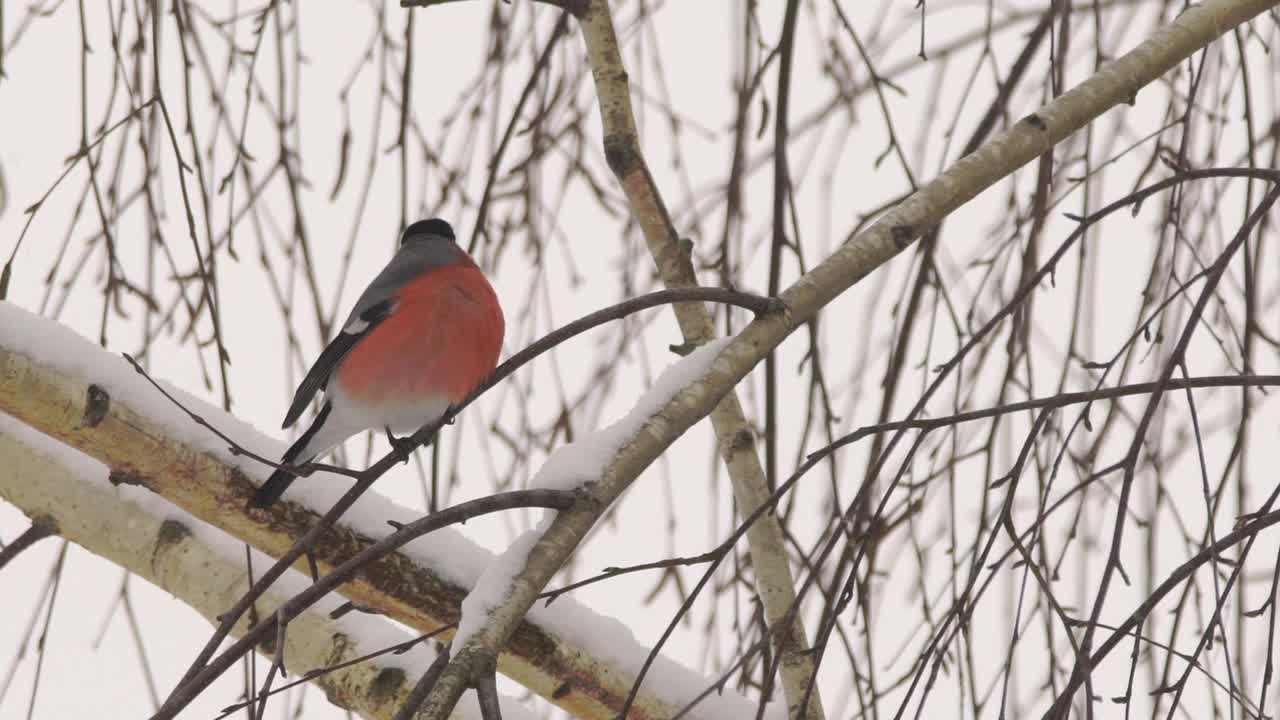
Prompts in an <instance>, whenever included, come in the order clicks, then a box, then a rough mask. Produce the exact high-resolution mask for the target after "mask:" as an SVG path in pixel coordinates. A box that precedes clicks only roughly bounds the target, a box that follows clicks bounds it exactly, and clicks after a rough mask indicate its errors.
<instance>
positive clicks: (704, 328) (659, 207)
mask: <svg viewBox="0 0 1280 720" xmlns="http://www.w3.org/2000/svg"><path fill="white" fill-rule="evenodd" d="M579 21H580V23H581V26H582V35H583V40H584V42H585V43H586V45H587V58H588V62H589V63H590V64H591V73H592V76H593V77H594V78H595V84H596V95H597V96H598V98H599V104H600V119H601V123H602V125H603V130H604V148H605V156H606V158H607V159H608V161H609V167H610V168H611V169H612V170H613V173H614V175H615V176H616V177H617V179H618V183H619V185H621V186H622V190H623V192H624V193H625V194H626V197H627V203H628V205H629V206H630V207H631V213H632V215H633V216H634V217H635V219H636V222H637V223H638V224H639V226H640V229H641V232H642V233H643V234H644V239H645V242H646V243H647V244H648V246H649V253H650V254H651V255H652V256H653V260H654V263H655V264H656V265H657V267H658V272H659V274H660V275H661V276H662V281H663V283H665V284H666V286H667V287H669V288H683V287H691V286H695V285H697V284H698V279H697V277H696V276H695V274H694V270H693V263H692V261H691V258H690V256H689V253H688V252H686V251H683V250H682V249H681V247H680V239H679V236H678V235H677V233H676V230H675V227H674V226H673V225H672V222H671V216H670V214H669V213H668V211H667V206H666V203H664V202H663V199H662V194H661V193H660V192H659V190H658V186H657V183H656V182H655V181H654V178H653V174H652V173H651V172H650V171H649V167H648V165H647V164H646V162H645V159H644V154H643V152H642V150H641V148H640V137H639V134H638V133H637V131H636V123H635V113H634V112H633V111H632V109H631V87H630V83H629V82H628V81H627V72H626V68H625V67H624V66H623V64H622V54H621V52H620V51H619V48H618V39H617V36H616V34H615V33H614V27H613V18H612V17H611V16H610V12H609V3H608V2H607V1H606V0H593V1H592V2H591V4H590V6H589V8H588V10H587V12H586V13H585V14H583V15H581V16H580V18H579ZM672 309H673V310H674V311H675V314H676V320H677V321H678V323H679V325H680V331H681V333H683V334H684V339H685V341H686V342H687V343H691V344H702V343H705V342H706V341H708V340H710V339H711V338H713V337H715V335H716V331H715V324H714V320H713V318H712V316H711V313H710V312H708V310H707V308H706V306H705V305H704V304H702V303H681V304H678V305H673V306H672ZM711 426H712V428H714V430H715V434H716V441H717V444H718V446H719V449H720V456H721V458H722V459H723V460H724V464H725V469H726V470H727V472H728V475H729V480H730V482H731V483H732V486H733V493H734V498H735V499H736V500H737V506H738V509H739V511H740V512H741V513H743V515H744V516H745V515H750V514H751V512H752V511H753V510H755V509H756V508H758V507H760V506H761V505H762V504H764V502H765V501H766V500H767V499H768V497H769V485H768V482H767V481H766V478H765V472H764V467H763V466H762V465H761V463H760V456H759V453H758V451H757V449H756V436H755V431H754V430H753V429H752V427H751V425H750V424H749V423H748V422H747V419H746V416H745V415H744V413H743V411H742V403H741V402H740V401H739V400H738V394H737V392H735V391H733V390H732V389H731V390H730V391H729V392H727V393H725V395H724V397H723V398H722V399H721V400H720V402H719V403H718V404H717V405H716V407H715V409H714V410H712V412H711ZM747 543H748V546H749V548H750V552H751V565H752V567H753V568H754V569H755V581H756V591H757V592H758V593H759V595H760V600H761V603H762V605H763V608H764V618H765V623H766V624H767V625H768V627H769V629H770V630H771V632H770V633H769V635H770V637H771V638H772V639H773V643H774V647H775V649H776V651H777V653H778V655H779V658H780V659H781V663H780V668H781V674H782V688H783V691H784V693H785V694H786V698H787V703H788V706H789V707H790V708H791V711H790V712H789V715H790V716H791V717H797V716H800V715H801V713H800V707H799V706H800V702H801V698H802V697H803V696H804V693H805V689H806V688H807V687H808V686H809V685H810V679H811V678H812V677H813V659H812V656H811V655H810V654H809V653H808V640H807V639H806V636H805V630H804V624H803V622H802V620H801V614H800V613H790V614H788V611H790V610H791V608H792V605H794V603H795V601H796V592H795V582H794V579H793V578H792V575H791V566H790V564H789V563H788V557H787V550H786V544H785V540H784V538H783V535H782V526H781V525H780V524H779V522H778V518H777V515H776V514H775V513H772V512H771V513H768V514H766V515H765V516H763V517H762V518H761V519H760V520H759V521H758V522H756V523H755V524H753V525H752V526H751V528H750V530H749V531H748V533H747ZM786 618H789V620H785V619H786ZM780 622H783V623H784V625H783V626H782V627H781V628H780V627H778V623H780ZM803 716H804V717H807V718H810V719H811V720H820V719H821V718H822V717H823V712H822V702H821V699H820V697H819V695H818V693H817V692H816V691H815V692H814V693H813V695H812V699H811V701H810V703H809V705H808V708H807V710H806V711H805V712H804V713H803Z"/></svg>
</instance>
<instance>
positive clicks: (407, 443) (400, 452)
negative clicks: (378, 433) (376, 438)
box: [383, 427, 418, 463]
mask: <svg viewBox="0 0 1280 720" xmlns="http://www.w3.org/2000/svg"><path fill="white" fill-rule="evenodd" d="M383 430H386V431H387V442H389V443H391V449H392V451H394V452H395V454H396V457H398V458H400V462H402V463H408V462H409V458H411V457H413V451H414V450H417V449H418V444H417V443H415V442H414V441H413V440H412V439H410V438H408V437H402V438H399V437H396V436H395V435H392V434H391V428H389V427H388V428H383Z"/></svg>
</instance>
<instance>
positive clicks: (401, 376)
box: [335, 262, 504, 403]
mask: <svg viewBox="0 0 1280 720" xmlns="http://www.w3.org/2000/svg"><path fill="white" fill-rule="evenodd" d="M503 332H504V322H503V317H502V308H501V306H499V305H498V298H497V295H496V294H495V293H494V292H493V288H492V287H491V286H490V285H489V281H488V280H487V279H485V277H484V274H483V273H481V272H480V270H479V268H477V267H476V266H475V265H473V264H471V263H469V262H468V263H465V264H460V265H451V266H448V267H442V268H437V269H435V270H431V271H429V272H426V273H424V274H422V275H421V276H420V277H418V278H415V279H414V280H412V281H410V282H408V283H406V284H405V285H404V287H402V288H401V289H400V293H399V296H398V303H397V305H396V309H395V311H394V312H392V314H391V316H390V317H388V318H387V319H386V320H383V321H382V322H381V323H380V324H379V325H378V326H377V327H376V328H374V329H373V330H372V331H370V333H369V334H368V335H367V336H366V337H364V338H363V339H362V340H361V341H360V343H359V344H357V345H356V346H355V347H354V348H352V349H351V352H350V353H348V354H347V356H346V357H345V358H343V360H342V365H341V366H340V367H339V368H338V372H337V377H336V378H335V380H336V381H337V382H338V383H339V384H340V385H341V386H342V389H343V391H344V392H346V393H348V394H349V395H350V396H351V397H352V398H353V399H356V400H359V401H362V402H366V403H382V402H402V401H404V400H406V399H414V398H426V397H430V396H437V395H439V394H441V393H443V394H444V395H446V396H447V397H448V398H449V401H450V402H458V401H460V400H462V399H463V398H465V397H466V396H467V394H468V393H470V392H471V391H472V390H474V389H475V387H476V386H477V385H479V384H480V382H481V381H482V380H484V378H485V376H487V375H488V374H489V373H490V372H492V371H493V368H494V366H495V365H497V363H498V354H499V352H501V350H502V336H503Z"/></svg>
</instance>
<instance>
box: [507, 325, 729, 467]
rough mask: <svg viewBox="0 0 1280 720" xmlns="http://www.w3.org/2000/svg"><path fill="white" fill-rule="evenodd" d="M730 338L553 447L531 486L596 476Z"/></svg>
mask: <svg viewBox="0 0 1280 720" xmlns="http://www.w3.org/2000/svg"><path fill="white" fill-rule="evenodd" d="M730 340H731V338H720V339H718V340H712V341H711V342H709V343H707V344H705V345H703V346H702V347H699V348H698V349H696V350H694V351H693V352H691V353H689V354H688V355H687V356H685V357H683V358H681V359H680V360H679V361H678V362H675V363H673V364H672V365H671V366H669V367H668V368H667V369H666V370H663V371H662V374H661V375H659V376H658V379H657V380H654V381H653V385H652V386H651V387H650V388H649V389H648V390H647V391H645V393H644V395H641V396H640V399H639V400H638V401H637V402H636V404H635V405H634V406H632V408H631V411H630V412H628V413H627V414H626V415H624V416H622V418H621V419H619V420H618V421H616V422H614V423H613V424H612V425H609V426H608V427H606V428H604V429H602V430H597V431H595V432H593V433H589V434H587V435H583V436H581V437H579V438H578V440H576V441H574V442H571V443H569V444H567V445H562V446H561V447H559V448H557V449H556V451H555V452H553V453H551V456H550V457H548V458H547V461H546V462H544V463H543V464H542V467H541V468H539V469H538V473H537V474H536V475H534V476H533V479H532V480H531V481H529V486H530V487H533V488H546V489H548V490H572V489H573V488H575V487H577V486H579V485H581V484H582V483H584V482H590V481H592V480H595V479H596V478H598V477H600V475H601V473H603V472H604V468H605V466H606V465H608V464H609V461H611V460H613V458H614V456H615V455H617V454H618V451H619V450H621V449H622V446H623V445H624V444H626V442H627V440H628V439H630V438H632V437H634V436H635V434H636V433H637V432H639V431H640V427H641V426H642V425H644V423H645V421H647V420H648V419H649V418H650V417H652V416H653V415H654V414H655V413H657V412H658V411H659V410H661V409H662V408H663V406H665V405H666V404H667V403H668V402H670V400H671V398H673V397H675V394H676V393H677V392H679V391H680V389H681V388H683V387H685V386H686V385H688V384H690V383H692V382H693V381H694V380H696V379H698V378H700V377H702V376H703V375H704V374H705V373H706V372H707V370H708V369H710V367H711V363H712V362H713V361H714V360H715V359H716V357H717V356H718V355H719V354H720V351H721V350H723V349H724V347H725V346H726V345H728V344H729V341H730Z"/></svg>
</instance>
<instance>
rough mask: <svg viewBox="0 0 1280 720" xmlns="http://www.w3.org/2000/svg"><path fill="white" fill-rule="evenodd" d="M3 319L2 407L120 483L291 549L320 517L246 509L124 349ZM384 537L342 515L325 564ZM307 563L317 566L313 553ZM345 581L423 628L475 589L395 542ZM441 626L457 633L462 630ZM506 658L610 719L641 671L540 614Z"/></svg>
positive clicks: (329, 535) (210, 450)
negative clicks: (33, 343) (35, 345)
mask: <svg viewBox="0 0 1280 720" xmlns="http://www.w3.org/2000/svg"><path fill="white" fill-rule="evenodd" d="M24 326H25V327H24ZM0 327H4V328H5V330H6V334H4V335H0V412H4V413H8V414H9V415H12V416H13V417H14V418H16V419H18V420H20V421H22V422H23V423H26V424H27V425H30V426H31V427H33V428H35V429H36V430H38V431H39V432H41V433H43V434H45V435H48V436H49V437H51V438H54V439H56V440H58V441H60V442H63V443H65V444H67V445H69V446H71V447H74V448H76V449H77V450H79V451H80V452H83V453H85V454H86V455H89V456H90V457H92V458H94V459H95V460H98V461H99V462H101V463H103V464H105V465H107V467H109V468H110V478H111V480H112V481H113V482H115V483H117V484H128V485H144V486H146V487H147V488H148V489H150V490H152V491H153V492H156V493H158V494H160V495H163V496H164V497H165V498H166V499H167V500H169V501H170V502H173V503H174V504H176V505H177V506H178V507H180V508H182V509H183V510H185V511H187V512H188V513H190V514H192V515H194V516H195V517H197V518H198V519H199V520H201V521H202V522H206V523H209V524H210V525H213V526H216V527H218V528H220V529H221V530H223V531H225V532H227V533H228V534H230V535H232V536H233V537H235V538H237V539H238V540H242V541H244V542H248V543H250V544H251V545H253V546H255V547H257V548H259V549H260V550H262V551H263V552H266V553H268V554H271V555H279V554H281V553H283V552H284V551H286V550H287V549H289V548H290V547H291V546H292V545H293V542H294V541H295V540H296V538H297V537H298V536H300V535H301V534H302V533H304V532H305V531H306V530H307V529H309V527H310V526H311V525H312V524H313V523H314V522H315V520H316V518H317V514H316V513H315V512H314V511H312V510H310V509H308V508H305V507H303V506H301V505H298V504H296V503H291V502H282V503H277V504H276V505H275V506H273V508H272V511H271V512H269V513H264V512H255V513H252V514H246V513H245V512H244V507H245V503H246V501H247V500H248V498H249V496H250V494H251V493H252V492H253V490H254V484H253V483H251V482H250V480H249V478H248V477H247V476H246V474H245V471H244V470H242V469H241V468H240V467H239V466H237V465H236V464H235V460H234V459H233V458H231V457H230V455H229V453H227V452H226V450H225V445H224V444H221V443H220V442H219V441H217V440H216V439H215V438H214V436H213V435H212V434H211V433H209V432H208V431H206V430H204V429H203V428H199V427H196V426H195V425H194V423H192V422H191V421H190V420H189V419H188V418H186V417H185V416H183V415H182V414H181V413H180V411H178V410H176V409H174V408H172V407H171V406H169V405H167V401H164V400H163V399H161V398H159V397H158V396H159V393H157V392H156V391H155V390H154V388H151V387H150V386H149V384H148V382H147V380H146V379H144V378H143V377H142V376H140V375H137V374H136V373H135V372H134V371H133V370H132V369H131V368H130V367H129V366H128V365H127V364H126V363H125V362H124V361H123V360H122V359H121V358H119V357H115V356H114V355H111V354H110V353H107V352H106V351H104V350H102V349H101V348H99V347H98V346H96V345H94V344H93V343H90V342H88V341H86V340H84V339H83V338H80V337H78V336H76V335H74V333H71V332H70V331H69V330H66V329H65V328H61V327H60V326H58V325H57V324H56V323H53V322H51V321H47V320H44V319H41V318H35V317H34V316H31V315H29V314H27V313H25V312H23V311H21V310H19V309H18V308H16V307H14V306H12V305H8V304H5V303H0ZM30 335H37V336H38V337H39V339H40V341H41V343H43V344H45V345H47V346H48V347H49V348H51V350H50V353H49V355H50V357H48V358H43V357H40V358H37V357H33V356H32V355H30V354H28V353H27V351H24V350H20V349H18V348H19V347H20V345H21V344H22V340H21V338H22V337H24V336H30ZM53 355H56V357H53ZM147 400H151V401H152V402H147ZM201 412H202V414H203V415H204V418H205V419H206V420H208V421H209V422H210V423H212V424H214V425H216V426H218V427H220V428H221V429H222V430H223V431H226V432H227V433H228V434H229V435H231V436H232V437H233V438H234V439H235V440H236V441H237V442H239V443H240V444H241V445H242V446H244V447H247V448H250V449H261V450H262V452H263V453H264V454H267V455H270V454H272V453H274V452H276V451H278V449H279V448H278V446H277V444H276V443H274V442H273V441H269V440H267V439H266V438H265V437H263V436H261V435H259V434H257V433H256V432H254V431H252V430H251V429H249V428H246V427H244V426H242V425H240V424H239V423H238V422H237V421H236V420H235V419H234V418H232V417H230V416H229V415H225V414H222V413H221V411H219V410H216V409H214V408H208V409H207V410H206V409H204V408H201ZM267 448H271V449H267ZM247 467H251V466H247ZM252 472H255V473H256V472H259V470H258V469H256V468H255V469H253V470H252ZM362 501H363V502H365V503H368V502H374V501H375V500H374V498H370V497H366V498H364V499H363V500H362ZM389 509H390V506H389ZM392 519H404V518H392ZM377 539H378V538H375V537H371V536H369V535H368V534H367V533H365V532H361V531H360V530H358V529H356V528H354V527H352V526H349V525H340V526H338V527H336V528H333V529H330V530H329V531H327V532H326V533H325V534H324V535H323V537H322V540H321V541H320V542H318V543H317V544H316V546H315V547H314V548H313V555H314V557H315V560H316V563H317V566H318V568H319V570H320V571H321V572H328V571H330V570H332V569H333V568H334V567H336V566H337V565H340V564H341V563H342V562H344V561H345V560H347V559H349V558H350V557H352V556H353V555H355V554H357V553H358V552H360V551H362V550H364V549H365V548H368V547H369V546H371V545H372V544H373V543H374V542H376V540H377ZM95 552H96V549H95ZM298 569H300V570H303V571H305V572H309V570H310V569H309V567H307V566H306V565H305V563H299V565H298ZM340 592H341V593H342V594H343V595H345V596H346V597H348V598H350V599H351V600H352V602H354V603H355V604H356V605H359V606H361V607H368V608H373V609H375V610H378V611H379V612H381V613H383V614H384V615H387V616H388V617H391V618H393V619H395V620H397V621H399V622H402V623H404V624H406V625H408V626H409V627H411V628H414V629H415V630H418V631H420V632H422V633H424V634H425V633H431V632H435V631H437V630H440V629H441V628H443V627H445V626H452V625H453V624H454V623H456V622H457V620H458V617H459V611H458V608H459V605H460V603H461V602H462V599H463V598H464V597H465V596H466V593H467V588H465V587H462V586H460V585H459V584H457V583H456V582H454V581H452V580H450V579H449V578H448V577H446V576H444V575H442V574H441V573H440V572H439V571H438V570H436V569H434V568H431V567H427V566H425V565H423V564H421V563H419V562H418V561H416V560H414V559H413V558H412V557H411V556H410V555H406V554H404V553H400V552H397V553H394V554H391V555H389V556H387V557H385V558H383V559H382V560H379V561H378V562H375V563H372V564H370V565H369V566H368V568H367V569H366V571H365V572H364V573H361V574H360V575H359V576H358V577H356V578H355V579H353V580H351V581H350V582H348V583H346V584H345V585H343V587H342V588H341V589H340ZM233 604H234V598H230V599H228V600H227V602H226V604H225V605H224V606H223V607H222V608H220V609H219V611H218V612H221V611H222V610H225V609H226V608H228V607H231V606H232V605H233ZM556 609H557V610H558V611H563V610H564V609H566V608H562V607H560V606H559V605H557V608H556ZM441 637H442V639H447V638H449V637H452V630H447V631H445V632H444V633H443V634H442V635H441ZM498 669H499V671H501V672H502V673H503V674H504V675H506V676H507V677H510V678H511V679H513V680H515V681H516V682H519V683H520V684H521V685H524V686H525V687H527V688H529V689H530V690H531V691H533V692H536V693H538V694H539V695H541V696H542V697H544V698H546V699H547V700H548V701H550V702H552V703H554V704H556V705H557V706H559V707H561V708H563V709H564V710H565V711H567V712H570V713H572V714H573V715H574V716H576V717H581V718H612V717H613V714H614V713H615V712H616V710H617V708H619V707H621V705H622V703H623V702H624V701H625V699H626V697H627V694H628V692H629V691H630V688H631V685H632V683H633V681H634V677H633V676H632V675H631V674H630V673H629V672H627V671H626V670H623V669H619V668H618V667H617V666H616V663H614V662H612V661H610V660H607V659H606V658H605V657H603V656H602V655H601V654H600V653H599V652H597V651H596V650H595V649H593V648H591V647H587V646H583V645H581V644H578V643H575V642H571V641H568V640H566V639H565V638H564V637H562V636H561V635H560V634H558V633H557V632H555V631H554V630H552V629H549V628H548V627H546V626H545V625H542V624H538V623H533V622H522V623H520V625H519V627H518V629H516V630H515V632H514V635H513V639H512V641H511V642H510V644H509V646H508V647H507V648H506V650H505V652H503V653H502V655H501V656H500V657H498ZM642 700H643V702H642V707H641V708H639V709H638V711H637V712H636V714H635V715H634V717H637V718H663V717H669V716H670V715H672V714H673V713H674V712H675V711H676V710H677V709H678V705H676V704H675V703H673V702H671V701H668V700H666V699H665V698H664V697H663V694H662V688H658V687H655V688H653V689H651V690H650V691H649V692H646V693H644V694H643V695H642Z"/></svg>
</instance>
